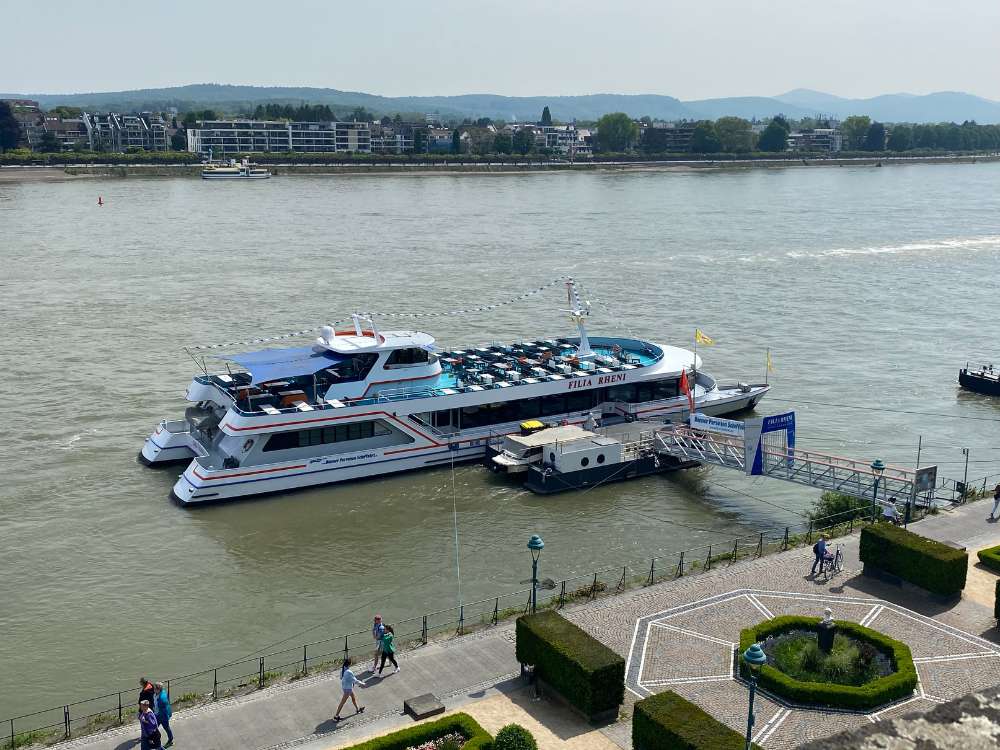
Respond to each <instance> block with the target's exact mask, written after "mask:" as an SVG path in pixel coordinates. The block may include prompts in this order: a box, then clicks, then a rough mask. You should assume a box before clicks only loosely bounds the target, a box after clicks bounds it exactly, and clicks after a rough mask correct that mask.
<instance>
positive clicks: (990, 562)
mask: <svg viewBox="0 0 1000 750" xmlns="http://www.w3.org/2000/svg"><path fill="white" fill-rule="evenodd" d="M976 556H977V557H978V558H979V562H981V563H982V564H983V565H985V566H986V567H987V568H989V569H990V570H992V571H993V572H994V573H1000V546H996V547H987V548H986V549H981V550H979V552H977V553H976Z"/></svg>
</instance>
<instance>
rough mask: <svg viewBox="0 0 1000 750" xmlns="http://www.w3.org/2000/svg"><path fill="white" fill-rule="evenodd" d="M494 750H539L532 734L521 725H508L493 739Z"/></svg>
mask: <svg viewBox="0 0 1000 750" xmlns="http://www.w3.org/2000/svg"><path fill="white" fill-rule="evenodd" d="M493 748H494V750H538V744H537V743H536V742H535V738H534V737H532V736H531V732H529V731H528V730H527V729H525V728H524V727H522V726H521V725H520V724H508V725H507V726H505V727H503V728H501V729H500V731H499V732H497V736H496V737H495V738H494V739H493Z"/></svg>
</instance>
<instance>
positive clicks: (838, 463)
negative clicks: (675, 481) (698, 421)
mask: <svg viewBox="0 0 1000 750" xmlns="http://www.w3.org/2000/svg"><path fill="white" fill-rule="evenodd" d="M654 435H655V437H654V440H655V448H656V451H657V452H658V453H660V454H665V455H669V456H672V457H674V458H678V459H682V460H687V461H692V460H694V461H700V462H701V463H704V464H709V465H712V466H723V467H725V468H728V469H736V470H738V471H743V472H744V473H746V474H750V473H751V471H750V470H749V469H748V462H752V461H753V458H752V457H751V456H750V455H749V452H748V451H747V445H746V442H745V440H744V438H743V437H740V436H736V435H725V434H719V433H715V432H710V431H706V430H700V429H696V428H692V427H689V426H687V425H677V424H675V425H667V426H665V427H662V428H660V429H658V430H656V431H655V433H654ZM752 448H753V450H754V451H756V450H757V449H758V446H757V445H754V446H752ZM759 450H760V456H761V461H760V462H759V463H760V466H759V471H754V472H753V473H754V474H758V475H760V476H767V477H772V478H774V479H781V480H784V481H786V482H794V483H795V484H802V485H807V486H809V487H816V488H818V489H821V490H830V491H833V492H839V493H841V494H844V495H851V496H852V497H857V498H860V499H863V500H872V499H873V498H875V489H876V481H878V495H879V499H880V500H888V499H889V498H897V499H898V500H899V501H900V502H905V501H907V500H912V501H913V502H914V503H915V504H917V505H928V506H929V505H934V504H938V503H941V501H940V500H938V499H937V498H935V494H934V488H931V489H929V490H926V491H915V487H917V486H918V485H917V484H916V482H917V473H916V472H915V471H913V470H910V469H904V468H901V467H898V466H886V467H885V469H884V470H883V471H882V473H881V474H878V473H877V472H876V471H875V470H874V469H873V468H872V465H871V463H869V462H865V461H861V460H856V459H853V458H845V457H844V456H836V455H833V454H830V453H820V452H818V451H812V450H807V449H802V448H798V447H796V448H787V447H786V448H776V447H774V446H773V445H768V444H766V443H762V444H761V445H760V446H759ZM944 504H950V503H947V502H946V501H945V503H944Z"/></svg>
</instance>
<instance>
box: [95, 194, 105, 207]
mask: <svg viewBox="0 0 1000 750" xmlns="http://www.w3.org/2000/svg"><path fill="white" fill-rule="evenodd" d="M97 205H98V206H103V205H104V196H102V195H99V196H97Z"/></svg>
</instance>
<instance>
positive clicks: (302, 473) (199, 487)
mask: <svg viewBox="0 0 1000 750" xmlns="http://www.w3.org/2000/svg"><path fill="white" fill-rule="evenodd" d="M478 449H479V447H478V446H477V448H476V450H478ZM469 450H470V449H469V448H461V449H459V450H456V451H452V450H450V449H448V448H446V449H445V450H443V451H434V452H432V453H421V454H420V456H419V458H425V457H427V456H434V455H437V454H438V453H463V452H466V451H469ZM408 458H416V457H415V456H400V457H399V458H386V459H383V460H381V461H371V462H370V463H364V464H354V465H353V466H331V467H329V468H326V469H316V470H314V471H300V472H299V473H298V474H282V475H281V476H278V477H259V478H258V479H241V480H239V481H238V482H222V483H220V484H212V485H208V484H204V485H197V484H194V483H193V482H192V481H191V480H190V479H188V478H187V472H186V471H185V472H184V473H183V474H181V478H182V479H183V480H184V481H185V482H187V483H188V484H190V485H191V486H192V487H193V488H194V489H196V490H202V489H208V488H209V487H229V486H231V485H234V484H249V483H250V482H268V481H272V480H275V479H288V478H291V477H296V478H297V477H305V476H309V475H310V474H322V473H323V472H325V471H340V470H341V469H353V468H356V467H358V466H377V465H378V464H387V463H392V462H393V461H405V460H406V459H408Z"/></svg>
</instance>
